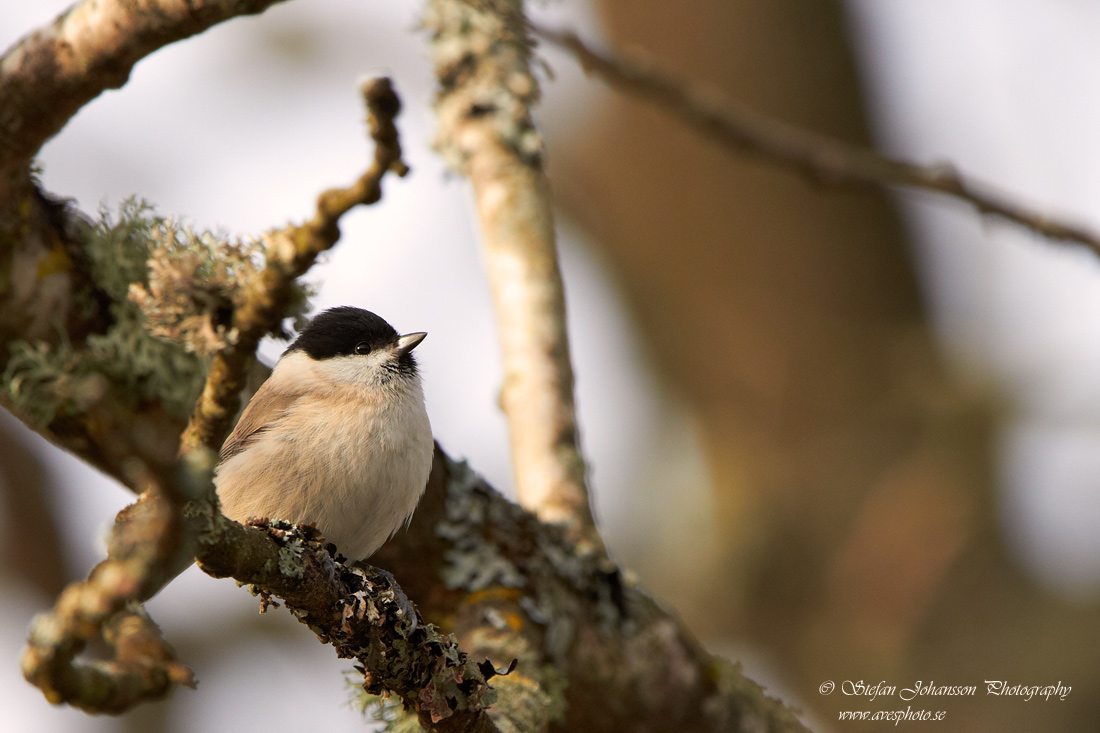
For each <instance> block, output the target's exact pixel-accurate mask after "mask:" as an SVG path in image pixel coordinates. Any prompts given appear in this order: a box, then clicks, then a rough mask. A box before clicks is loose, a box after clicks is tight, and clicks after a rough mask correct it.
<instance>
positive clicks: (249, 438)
mask: <svg viewBox="0 0 1100 733" xmlns="http://www.w3.org/2000/svg"><path fill="white" fill-rule="evenodd" d="M426 335H427V334H424V333H409V334H405V335H404V336H401V335H399V334H398V333H397V331H395V330H394V329H393V327H392V326H391V325H390V324H389V323H387V322H386V321H385V320H383V319H382V318H380V317H378V316H377V315H375V314H374V313H371V312H370V311H365V310H361V309H359V308H351V307H347V306H344V307H339V308H332V309H331V310H327V311H324V312H323V313H321V314H319V315H318V316H317V317H315V318H314V319H313V320H312V321H311V322H310V323H309V325H308V326H306V328H305V329H304V330H302V332H301V333H300V334H299V335H298V338H297V339H295V341H294V343H292V344H291V345H290V347H289V348H288V349H287V350H286V351H285V352H284V353H283V355H282V357H281V358H280V359H279V362H278V363H277V364H276V365H275V368H274V369H273V370H272V372H271V376H270V377H269V378H268V380H267V381H266V382H264V384H263V386H261V387H260V389H259V390H257V392H256V394H255V395H254V396H253V397H252V399H251V401H250V402H249V403H248V406H247V407H246V408H245V410H244V412H243V413H242V414H241V418H240V420H239V421H238V422H237V427H236V428H235V429H234V430H233V433H232V434H231V435H230V436H229V438H227V439H226V441H225V445H223V446H222V451H221V463H220V464H219V465H218V467H217V469H216V471H215V478H214V483H215V485H216V486H217V489H218V497H219V498H220V499H221V504H222V511H223V512H224V513H225V514H226V516H228V517H229V518H230V519H234V520H237V521H239V522H243V521H245V520H247V519H248V518H249V517H263V518H270V519H284V520H287V521H290V522H294V523H299V524H308V523H313V524H315V525H316V526H317V529H319V530H320V531H321V533H322V534H323V535H324V536H325V538H326V539H327V540H328V541H329V542H332V543H333V544H335V545H336V549H337V550H338V551H339V552H340V553H342V554H343V555H345V556H347V557H348V558H349V559H351V560H364V559H366V558H367V557H369V556H370V555H371V554H372V553H373V552H374V551H375V550H377V549H378V548H379V547H380V546H381V545H382V543H383V542H385V541H386V540H387V539H389V538H390V537H391V536H392V535H393V533H394V532H396V531H397V529H398V528H399V527H400V526H401V525H402V524H403V523H406V522H407V521H408V520H409V518H410V517H411V516H412V512H413V509H415V508H416V504H417V502H418V501H419V500H420V495H421V494H422V493H423V492H424V487H425V485H426V484H427V481H428V474H429V472H430V471H431V465H432V451H433V443H432V428H431V425H430V424H429V423H428V413H427V412H426V411H425V409H424V393H423V390H422V388H421V384H420V375H419V373H418V372H417V366H416V361H415V360H414V359H413V355H412V350H413V349H414V348H415V347H416V345H417V344H419V343H420V342H421V341H423V340H424V337H425V336H426Z"/></svg>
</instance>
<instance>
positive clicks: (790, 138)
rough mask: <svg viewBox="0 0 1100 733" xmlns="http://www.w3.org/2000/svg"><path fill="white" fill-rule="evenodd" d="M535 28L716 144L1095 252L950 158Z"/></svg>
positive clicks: (1075, 230) (1082, 237) (1080, 237)
mask: <svg viewBox="0 0 1100 733" xmlns="http://www.w3.org/2000/svg"><path fill="white" fill-rule="evenodd" d="M534 30H535V33H536V35H538V36H540V37H541V38H544V39H545V40H547V41H550V42H551V43H554V44H555V45H558V46H561V47H562V48H564V49H566V50H568V51H569V52H570V53H572V54H573V55H574V56H575V57H576V58H577V60H578V61H579V62H580V63H581V65H582V66H583V67H584V69H585V70H586V71H587V72H588V73H590V74H594V75H596V76H598V77H599V78H601V79H603V80H604V81H605V82H607V83H608V84H609V85H611V86H613V87H615V88H617V89H620V90H622V91H623V92H626V93H628V94H632V95H635V96H637V97H640V98H642V99H645V100H647V101H649V102H652V103H654V104H656V105H657V106H659V107H660V108H661V109H664V110H665V111H667V112H669V113H670V114H672V115H674V116H676V117H678V118H679V119H680V120H681V121H682V122H684V123H685V124H686V125H688V126H690V127H692V128H694V129H696V130H698V131H699V132H700V133H702V134H703V135H706V136H707V137H709V138H710V139H712V140H714V141H716V142H718V143H719V144H721V145H723V146H725V147H727V148H731V149H735V150H739V151H745V152H749V153H755V154H757V155H760V156H762V157H764V158H767V159H768V160H772V161H775V162H777V163H781V164H783V165H786V166H789V167H790V168H793V169H795V170H797V171H799V172H802V173H804V174H806V175H807V176H809V177H810V178H811V179H813V180H814V181H818V182H821V183H825V184H829V185H837V186H840V185H847V186H901V187H904V188H914V189H920V190H924V191H932V192H934V193H941V194H945V195H947V196H952V197H954V198H956V199H959V200H961V201H965V202H966V203H968V204H970V205H972V206H973V207H974V208H976V209H977V210H978V211H979V212H980V213H982V214H991V215H993V216H997V217H1000V218H1002V219H1005V220H1006V221H1010V222H1012V223H1014V224H1017V225H1019V226H1022V227H1024V228H1026V229H1030V230H1031V231H1033V232H1036V233H1037V234H1040V235H1042V236H1044V237H1047V238H1048V239H1052V240H1055V241H1063V242H1076V243H1078V244H1083V245H1084V246H1086V247H1088V248H1089V249H1091V250H1092V251H1093V252H1094V253H1096V254H1100V236H1098V235H1097V234H1096V233H1094V232H1091V231H1089V230H1088V229H1085V228H1084V227H1080V226H1077V225H1074V224H1069V223H1066V222H1064V221H1060V220H1058V219H1055V218H1054V217H1051V216H1047V215H1044V214H1042V213H1039V212H1037V211H1034V210H1032V209H1030V208H1028V207H1027V206H1024V205H1022V204H1020V203H1018V202H1016V201H1014V200H1012V199H1011V198H1009V197H1007V196H1005V195H1003V194H1001V193H998V192H996V191H995V190H994V189H993V187H992V186H989V185H987V184H984V183H980V182H978V181H975V180H973V179H970V178H964V177H963V176H961V175H959V173H958V172H956V170H955V169H954V167H953V166H950V165H935V166H922V165H917V164H915V163H910V162H907V161H903V160H897V159H893V158H889V157H887V156H885V155H881V154H879V153H877V152H875V151H873V150H869V149H866V148H862V147H860V146H858V145H852V144H851V143H846V142H844V141H842V140H838V139H836V138H832V137H829V136H827V135H823V134H820V133H817V132H813V131H811V130H807V129H804V128H801V127H798V126H796V125H792V124H789V123H786V122H783V121H781V120H777V119H775V118H772V117H768V116H767V115H764V114H761V113H759V112H756V111H754V110H751V109H749V108H747V107H744V106H742V105H739V104H737V103H736V102H734V101H733V100H731V99H727V98H725V97H723V95H722V94H721V93H719V92H717V91H716V90H714V89H707V88H703V87H701V86H698V85H695V84H692V83H691V82H689V81H686V80H683V79H677V78H675V77H673V76H672V75H670V74H669V73H668V72H666V71H664V70H662V69H660V68H658V67H657V66H655V65H654V64H652V63H646V62H643V61H640V60H638V59H630V58H626V57H625V56H623V55H614V56H613V55H611V54H608V53H600V52H598V51H595V50H593V49H592V48H590V47H589V46H587V45H586V44H585V43H584V42H582V41H581V39H580V38H578V37H577V36H576V35H575V34H573V33H568V32H563V31H555V30H550V29H547V28H541V27H535V28H534Z"/></svg>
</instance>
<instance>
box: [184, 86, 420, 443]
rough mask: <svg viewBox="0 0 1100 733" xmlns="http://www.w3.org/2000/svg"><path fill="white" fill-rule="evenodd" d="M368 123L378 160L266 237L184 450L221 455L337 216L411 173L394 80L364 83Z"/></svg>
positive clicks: (330, 240)
mask: <svg viewBox="0 0 1100 733" xmlns="http://www.w3.org/2000/svg"><path fill="white" fill-rule="evenodd" d="M362 91H363V98H364V100H365V102H366V104H367V110H368V124H369V126H370V134H371V138H373V140H374V144H375V147H374V160H373V162H372V163H371V166H370V168H369V169H368V170H367V171H366V173H364V174H363V175H362V176H361V177H360V178H359V180H358V181H356V182H355V183H353V184H352V185H351V186H349V187H348V188H336V189H331V190H328V191H325V192H324V193H322V194H321V196H320V197H319V198H318V199H317V212H316V213H315V214H314V216H313V219H311V220H310V221H308V222H306V223H305V224H301V225H291V226H287V227H285V228H283V229H280V230H277V231H274V232H271V233H270V234H268V235H267V242H268V248H267V265H266V266H265V267H264V269H263V270H261V271H260V272H259V273H258V274H257V275H256V277H255V278H253V280H252V282H250V283H249V284H248V290H247V293H246V296H245V297H246V299H245V303H244V305H243V306H242V307H240V308H237V309H236V310H235V312H234V314H233V327H234V328H235V329H236V330H237V333H238V337H237V340H236V342H235V343H233V344H232V345H230V346H228V347H227V348H225V349H223V350H222V351H220V352H219V353H218V354H216V355H215V356H214V359H213V361H212V362H211V365H210V372H209V373H208V375H207V378H206V386H205V387H204V389H203V392H202V396H201V397H200V398H199V401H198V403H197V404H196V405H195V411H194V413H193V414H192V416H191V421H190V422H189V423H188V425H187V429H186V430H185V431H184V433H183V437H182V439H181V444H180V447H181V450H182V451H187V450H190V449H193V448H195V447H198V446H205V447H206V448H208V449H210V450H217V449H218V448H220V447H221V442H222V441H223V440H224V439H225V436H226V434H227V433H228V432H229V429H230V428H231V427H232V425H231V422H232V420H233V417H234V416H235V415H236V414H237V409H238V407H239V406H240V393H241V390H242V389H243V388H244V386H245V381H246V378H247V375H248V366H249V364H250V363H251V361H252V359H253V356H254V355H255V353H256V346H257V345H258V344H259V343H260V339H261V338H263V337H264V335H265V334H267V333H269V332H270V331H272V330H273V329H274V328H275V327H276V326H278V324H279V322H280V321H281V320H282V318H283V317H284V314H285V313H286V308H287V305H288V304H289V301H290V296H291V286H292V285H293V284H294V281H295V279H297V278H298V277H300V276H301V275H303V274H305V272H306V270H308V269H309V268H310V267H312V266H313V263H314V262H315V261H316V260H317V257H318V255H320V254H321V253H322V252H324V251H325V250H327V249H329V248H330V247H332V246H333V245H334V244H336V241H337V240H338V239H339V238H340V229H339V226H338V225H339V222H340V217H341V216H343V215H344V214H345V213H347V212H348V211H349V210H350V209H351V208H352V207H354V206H357V205H359V204H373V203H375V202H376V201H378V200H379V198H381V196H382V189H381V182H382V177H383V176H384V175H385V174H386V173H387V172H389V171H392V172H394V173H396V174H397V175H399V176H404V175H405V174H406V173H408V170H409V169H408V167H407V166H406V165H405V164H404V163H403V162H402V160H401V144H400V141H399V140H398V136H397V128H396V127H395V126H394V122H393V121H394V118H395V117H396V116H397V113H398V112H400V111H401V102H400V100H399V99H398V98H397V94H396V92H394V90H393V86H392V85H391V83H390V80H389V79H386V78H384V77H381V78H377V79H372V80H370V81H368V82H367V83H366V84H364V85H363V90H362Z"/></svg>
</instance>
